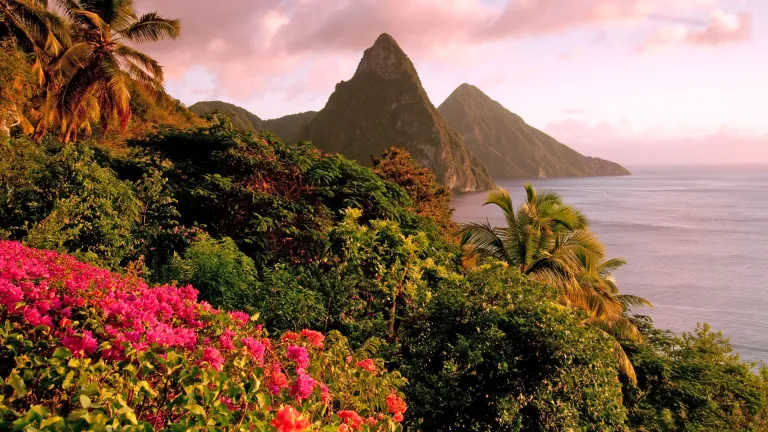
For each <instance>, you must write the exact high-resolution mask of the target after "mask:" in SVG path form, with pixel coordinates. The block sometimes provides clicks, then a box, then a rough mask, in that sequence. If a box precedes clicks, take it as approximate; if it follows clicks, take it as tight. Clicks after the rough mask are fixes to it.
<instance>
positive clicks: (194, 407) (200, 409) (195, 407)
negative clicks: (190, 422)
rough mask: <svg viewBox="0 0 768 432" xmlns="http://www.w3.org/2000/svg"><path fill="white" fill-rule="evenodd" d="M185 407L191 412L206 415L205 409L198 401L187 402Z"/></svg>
mask: <svg viewBox="0 0 768 432" xmlns="http://www.w3.org/2000/svg"><path fill="white" fill-rule="evenodd" d="M184 409H186V410H187V411H189V412H190V413H191V414H195V415H199V416H203V417H205V409H203V407H201V406H200V405H198V404H196V403H190V404H187V405H185V406H184Z"/></svg>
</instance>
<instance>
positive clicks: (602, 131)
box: [545, 118, 768, 165]
mask: <svg viewBox="0 0 768 432" xmlns="http://www.w3.org/2000/svg"><path fill="white" fill-rule="evenodd" d="M545 131H546V132H547V133H548V134H550V135H552V136H553V137H554V138H556V139H558V140H559V141H561V142H562V143H564V144H566V145H568V146H571V147H573V148H574V149H576V150H578V151H580V152H582V153H584V154H587V155H590V156H597V157H601V158H605V159H609V160H615V161H617V162H621V163H628V164H635V165H687V164H712V165H718V164H733V165H739V164H741V165H760V164H768V134H759V133H754V132H746V131H743V130H741V129H738V128H735V127H731V126H728V125H723V126H722V127H720V128H719V129H718V130H716V131H713V132H709V133H698V134H694V133H675V134H665V135H661V134H657V133H653V132H637V131H635V130H633V129H632V128H631V127H630V126H629V124H628V122H626V121H624V122H620V123H619V124H618V125H616V124H611V123H608V122H601V123H597V124H590V123H587V122H584V121H581V120H576V119H572V118H570V119H565V120H562V121H558V122H553V123H550V124H549V125H547V127H546V128H545Z"/></svg>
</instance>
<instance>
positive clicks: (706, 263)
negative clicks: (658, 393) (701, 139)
mask: <svg viewBox="0 0 768 432" xmlns="http://www.w3.org/2000/svg"><path fill="white" fill-rule="evenodd" d="M632 171H633V175H632V176H628V177H591V178H553V179H534V180H527V181H526V180H506V181H505V180H501V181H498V180H497V184H498V185H499V186H500V187H503V188H506V189H507V190H509V191H510V194H511V195H512V198H513V201H514V203H515V207H517V206H518V205H519V204H520V203H521V202H522V201H523V199H524V192H523V188H522V185H523V184H524V183H526V182H528V181H530V182H531V183H533V185H534V186H535V187H536V189H537V190H550V191H554V192H557V193H559V194H560V195H561V196H562V197H563V198H564V199H565V201H566V202H567V203H569V204H571V205H573V206H575V207H576V208H578V209H580V210H581V211H582V212H583V213H584V214H585V215H586V216H587V217H588V219H589V220H590V223H591V227H592V230H593V231H594V232H595V233H596V234H597V235H598V236H599V238H600V240H601V241H602V242H603V243H604V244H605V245H606V248H607V252H608V256H609V257H624V258H626V259H627V261H628V264H627V265H626V266H625V267H624V268H622V269H620V270H619V271H617V272H616V277H617V278H618V281H619V287H620V289H621V290H622V292H624V293H630V294H636V295H640V296H642V297H645V298H647V299H648V300H650V301H651V302H653V304H654V306H655V307H654V308H653V309H650V308H641V309H637V310H634V311H633V313H638V314H643V315H649V316H651V317H652V318H653V320H654V323H655V324H656V326H657V327H659V328H665V329H669V330H672V331H674V332H675V333H677V334H682V333H683V332H686V331H688V332H690V331H692V330H693V329H695V327H696V324H697V323H704V322H708V323H709V324H711V326H712V328H713V329H714V330H718V331H722V332H723V333H724V335H725V336H727V337H729V338H730V340H731V343H732V345H733V348H734V350H735V351H737V352H739V353H740V355H741V358H742V359H743V360H746V361H759V362H765V363H766V364H768V168H756V167H755V168H710V167H707V168H701V167H696V168H693V167H654V168H649V167H645V168H635V169H633V170H632ZM486 196H487V192H477V193H468V194H458V195H456V196H454V199H453V202H452V205H453V207H455V209H456V212H455V213H454V220H456V221H457V222H477V221H484V220H485V219H486V218H488V220H490V221H491V223H492V224H494V225H496V226H500V225H502V224H503V223H504V220H503V218H502V215H501V211H500V210H499V209H498V208H496V207H494V206H485V207H483V203H484V202H485V198H486Z"/></svg>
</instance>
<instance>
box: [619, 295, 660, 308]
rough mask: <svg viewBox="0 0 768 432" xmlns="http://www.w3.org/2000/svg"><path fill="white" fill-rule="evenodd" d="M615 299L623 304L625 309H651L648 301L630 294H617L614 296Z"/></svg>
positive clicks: (651, 304) (651, 305)
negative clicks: (645, 307)
mask: <svg viewBox="0 0 768 432" xmlns="http://www.w3.org/2000/svg"><path fill="white" fill-rule="evenodd" d="M616 299H617V300H618V301H620V302H621V304H623V305H624V307H625V308H627V309H630V308H635V307H643V306H647V307H650V308H652V307H653V303H651V302H650V301H648V300H646V299H644V298H642V297H640V296H635V295H631V294H619V295H617V296H616Z"/></svg>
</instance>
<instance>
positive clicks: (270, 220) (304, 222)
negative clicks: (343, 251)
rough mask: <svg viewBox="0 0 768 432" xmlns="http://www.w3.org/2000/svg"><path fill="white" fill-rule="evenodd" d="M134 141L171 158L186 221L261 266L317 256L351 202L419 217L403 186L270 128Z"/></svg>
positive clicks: (169, 174)
mask: <svg viewBox="0 0 768 432" xmlns="http://www.w3.org/2000/svg"><path fill="white" fill-rule="evenodd" d="M131 145H132V146H134V147H136V148H138V149H144V150H145V151H146V153H147V154H149V155H150V156H149V157H145V158H147V159H149V158H153V159H155V160H163V159H164V160H165V162H164V165H162V166H159V167H158V169H160V170H161V171H162V172H163V175H164V176H165V177H166V178H168V179H169V182H170V187H171V188H172V190H173V195H174V198H175V199H176V200H177V201H178V205H177V209H178V211H179V213H180V214H181V217H180V223H182V224H184V225H187V226H194V225H195V224H197V225H200V226H205V227H206V230H207V231H208V232H209V233H210V234H211V235H212V236H213V237H215V238H221V237H230V238H232V239H233V240H234V241H235V243H236V244H237V245H238V247H239V248H240V249H241V250H242V251H243V252H245V253H246V254H247V255H249V256H250V257H251V258H252V259H253V260H254V261H255V262H256V264H257V265H259V266H261V265H265V264H269V263H273V262H277V261H281V260H285V261H287V262H291V263H294V264H295V263H302V262H309V260H314V259H316V258H317V256H319V255H320V254H321V252H322V251H323V249H324V247H325V241H324V238H323V235H324V232H325V231H327V229H328V228H329V227H330V226H331V225H332V223H333V222H334V221H338V220H339V219H341V213H340V212H341V210H343V209H345V208H348V207H352V208H360V209H365V211H366V214H365V217H366V219H377V218H386V219H393V220H397V221H400V222H402V223H404V224H406V225H408V226H416V225H417V224H418V223H419V221H418V219H417V218H416V217H415V216H414V215H413V214H412V213H410V212H407V211H406V210H405V209H404V206H403V203H404V202H407V200H408V197H407V195H406V194H405V193H404V192H403V190H402V189H400V188H399V187H397V186H396V185H393V184H391V183H388V182H385V181H383V180H382V179H380V178H379V177H377V176H376V175H374V174H373V173H372V172H371V170H370V169H368V168H364V167H361V166H360V165H358V164H357V163H355V162H352V161H349V160H346V159H344V158H343V157H341V156H338V155H334V156H331V155H326V154H322V153H321V152H319V151H318V150H316V149H313V148H311V147H300V148H292V147H288V146H286V145H284V144H283V143H282V142H280V140H279V139H277V138H276V137H275V136H274V135H272V134H270V133H268V132H264V133H260V134H258V135H253V134H251V133H249V132H239V131H234V130H232V129H231V128H228V127H227V126H226V125H225V124H218V125H215V126H212V127H208V128H201V129H196V130H192V131H181V130H178V129H164V130H162V131H161V132H159V133H158V134H155V135H153V136H151V137H149V138H147V139H146V140H135V141H132V142H131ZM142 157H144V156H142ZM123 169H125V171H126V172H129V171H130V169H129V168H126V167H123Z"/></svg>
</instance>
